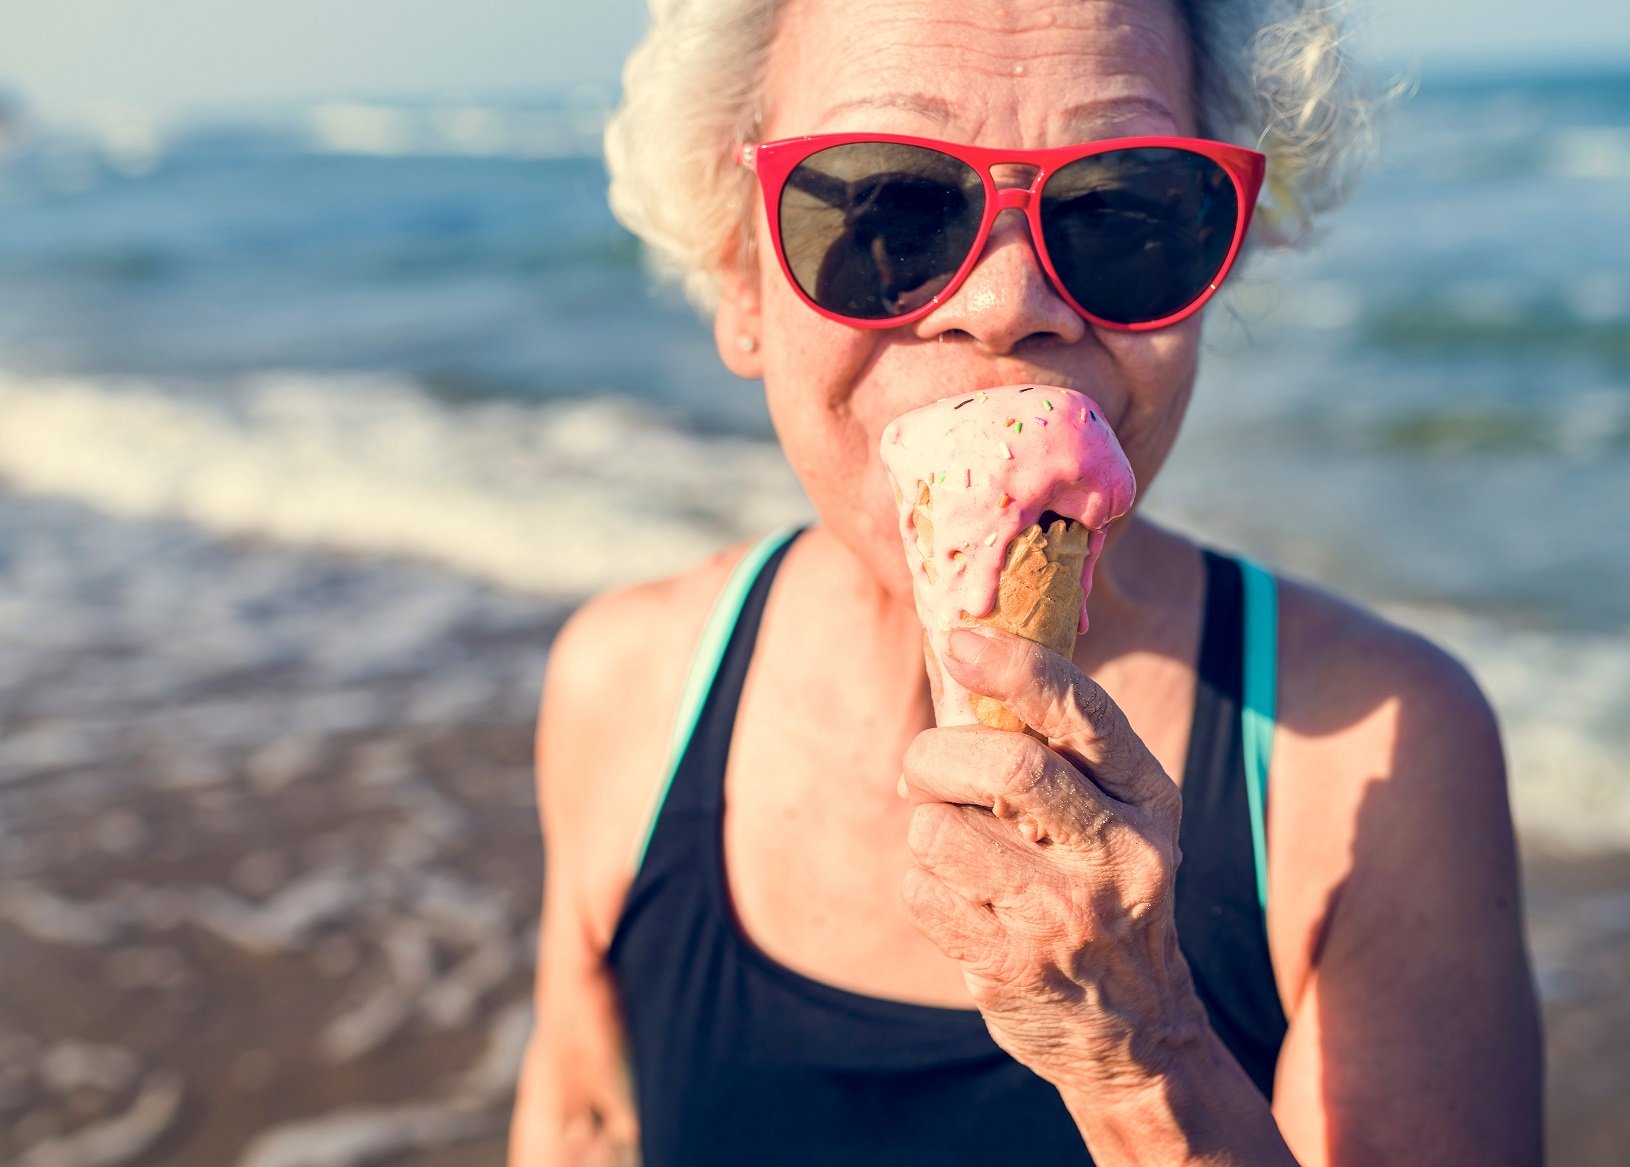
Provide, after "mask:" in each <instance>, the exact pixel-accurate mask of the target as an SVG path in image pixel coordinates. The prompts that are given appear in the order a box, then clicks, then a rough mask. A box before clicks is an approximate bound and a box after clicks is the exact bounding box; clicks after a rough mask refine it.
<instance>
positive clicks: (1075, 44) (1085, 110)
mask: <svg viewBox="0 0 1630 1167" xmlns="http://www.w3.org/2000/svg"><path fill="white" fill-rule="evenodd" d="M1190 61H1191V56H1190V46H1189V44H1188V39H1187V31H1186V25H1185V24H1184V21H1183V18H1182V17H1181V15H1180V14H1179V13H1178V11H1177V9H1176V7H1175V5H1174V4H1173V2H1172V0H1030V2H1028V3H1025V2H1019V0H869V2H867V0H787V6H786V8H785V10H784V11H783V13H782V16H781V20H780V22H779V23H778V25H777V31H776V38H775V43H774V45H773V46H772V52H771V57H770V69H769V76H768V78H767V80H766V92H765V95H764V96H765V111H766V115H767V122H768V124H767V126H766V131H767V134H766V136H769V137H786V136H790V135H794V134H804V133H816V132H821V131H829V130H866V129H872V130H878V131H884V130H889V131H895V132H906V133H913V132H914V133H923V134H927V135H929V136H936V137H946V138H952V139H955V140H970V141H971V140H974V139H975V138H986V139H990V140H991V142H992V143H993V144H995V143H998V142H999V143H1000V144H1003V145H1009V146H1036V145H1045V144H1057V143H1059V142H1061V141H1081V140H1086V139H1089V138H1096V137H1110V136H1118V135H1123V134H1135V133H1169V132H1173V131H1179V132H1192V129H1193V120H1194V119H1193V114H1192V100H1191V94H1190V89H1191V77H1192V67H1191V64H1190Z"/></svg>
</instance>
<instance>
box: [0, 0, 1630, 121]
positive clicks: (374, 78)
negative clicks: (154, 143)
mask: <svg viewBox="0 0 1630 1167" xmlns="http://www.w3.org/2000/svg"><path fill="white" fill-rule="evenodd" d="M1622 4H1623V0H1544V3H1538V2H1536V0H1372V2H1371V3H1370V4H1369V5H1368V9H1369V11H1370V13H1371V20H1370V23H1371V30H1370V36H1371V40H1372V43H1373V45H1374V47H1375V49H1376V50H1377V51H1378V52H1380V53H1381V54H1383V55H1384V56H1385V57H1387V58H1389V59H1393V60H1398V61H1418V62H1420V63H1422V64H1423V65H1427V66H1433V65H1436V64H1439V63H1453V64H1458V65H1477V64H1483V65H1490V66H1508V67H1509V66H1510V65H1511V64H1512V63H1513V62H1521V61H1529V62H1534V63H1540V64H1546V65H1549V64H1553V63H1557V62H1565V61H1569V60H1578V59H1587V60H1593V61H1596V62H1601V61H1617V62H1620V63H1624V64H1626V65H1630V19H1625V18H1624V15H1623V11H1622V8H1621V7H1620V6H1621V5H1622ZM1612 9H1619V12H1618V14H1617V15H1614V16H1609V15H1607V12H1608V11H1609V10H1612ZM644 16H645V4H644V0H0V86H6V87H9V88H11V89H12V90H14V91H17V92H21V93H22V94H23V95H25V97H26V98H27V99H28V101H29V102H30V104H31V105H32V106H33V107H34V108H35V109H36V110H37V111H38V113H39V114H40V115H41V116H43V117H45V118H47V119H49V120H76V119H78V118H79V117H82V116H86V115H94V114H95V113H96V112H97V111H99V110H100V111H106V110H107V109H109V108H117V107H121V106H124V107H128V106H139V107H144V108H155V109H157V110H159V111H160V112H164V113H173V112H182V111H188V110H207V109H209V108H211V107H220V106H226V105H242V104H245V103H261V102H277V101H290V100H302V99H309V98H320V97H332V96H353V97H383V96H391V95H399V96H422V97H435V96H442V97H446V96H460V95H463V96H480V95H487V94H494V93H505V92H511V93H519V92H534V91H537V90H540V89H546V88H552V87H556V86H560V85H569V84H574V83H579V82H598V83H606V84H609V83H610V82H612V81H614V79H615V77H616V75H617V69H618V64H619V62H620V60H621V58H622V56H623V54H624V53H625V52H627V50H628V48H629V47H630V46H631V45H632V44H633V43H634V41H635V40H636V39H637V38H638V36H639V31H640V28H641V25H642V22H643V20H644Z"/></svg>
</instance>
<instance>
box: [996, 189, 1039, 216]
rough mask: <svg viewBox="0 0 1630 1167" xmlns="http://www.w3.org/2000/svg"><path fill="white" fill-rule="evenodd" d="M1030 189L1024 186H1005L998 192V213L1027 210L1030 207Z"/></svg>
mask: <svg viewBox="0 0 1630 1167" xmlns="http://www.w3.org/2000/svg"><path fill="white" fill-rule="evenodd" d="M1030 198H1031V194H1030V190H1029V189H1028V188H1027V187H1022V186H1005V187H1002V188H1001V189H1000V190H998V191H997V192H996V213H997V214H998V215H999V214H1001V213H1002V212H1003V211H1027V210H1029V209H1030Z"/></svg>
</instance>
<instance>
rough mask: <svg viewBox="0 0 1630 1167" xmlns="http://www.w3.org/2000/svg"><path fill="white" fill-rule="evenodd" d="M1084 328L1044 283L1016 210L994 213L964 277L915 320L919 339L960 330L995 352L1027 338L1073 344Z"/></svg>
mask: <svg viewBox="0 0 1630 1167" xmlns="http://www.w3.org/2000/svg"><path fill="white" fill-rule="evenodd" d="M1086 330H1087V322H1086V321H1085V320H1084V319H1083V318H1082V317H1081V316H1079V315H1078V314H1077V313H1076V312H1075V310H1074V309H1072V308H1071V307H1070V306H1069V305H1068V304H1066V303H1065V302H1064V301H1063V300H1062V299H1061V298H1060V297H1059V295H1058V292H1057V291H1056V290H1055V289H1054V288H1053V285H1052V284H1051V282H1049V281H1048V279H1047V273H1046V272H1045V271H1043V270H1042V267H1041V257H1040V256H1039V255H1037V254H1036V249H1035V246H1034V245H1033V244H1032V243H1031V240H1030V225H1029V221H1028V220H1027V219H1026V218H1025V217H1024V215H1023V214H1021V213H1020V212H1019V211H1017V210H1009V211H1003V212H1002V213H1001V214H1000V215H999V216H997V219H996V222H995V223H994V224H993V225H992V227H991V232H990V238H988V239H986V240H985V247H984V250H983V251H981V252H980V255H979V261H978V262H977V263H976V264H975V265H974V269H973V271H971V272H969V273H968V278H967V279H966V280H964V281H963V283H962V286H961V287H960V288H958V289H957V290H956V294H955V295H953V296H952V297H951V298H950V299H948V300H946V301H945V303H944V304H942V305H940V307H939V308H937V309H936V310H935V311H933V312H930V313H929V314H928V315H927V316H925V317H923V318H922V319H921V320H919V321H918V322H917V324H916V332H917V335H918V336H919V337H921V338H923V339H925V340H933V339H935V338H936V337H938V336H943V335H946V334H949V333H953V332H962V333H966V334H967V335H968V336H970V337H972V338H973V339H974V340H975V341H977V342H979V344H980V347H982V348H984V349H985V350H987V351H988V352H990V353H991V354H993V355H997V356H1000V355H1003V354H1006V353H1010V352H1012V351H1013V349H1014V348H1016V347H1017V346H1018V345H1019V344H1020V343H1022V342H1023V341H1025V340H1028V339H1030V338H1033V337H1034V338H1047V339H1054V340H1057V341H1060V342H1062V343H1064V344H1074V343H1075V342H1076V341H1078V340H1080V339H1081V338H1082V337H1083V336H1085V335H1086Z"/></svg>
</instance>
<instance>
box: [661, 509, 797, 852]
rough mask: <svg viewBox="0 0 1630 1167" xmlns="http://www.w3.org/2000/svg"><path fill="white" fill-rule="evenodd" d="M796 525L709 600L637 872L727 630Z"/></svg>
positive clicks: (769, 540)
mask: <svg viewBox="0 0 1630 1167" xmlns="http://www.w3.org/2000/svg"><path fill="white" fill-rule="evenodd" d="M800 530H802V528H801V527H783V528H782V529H781V530H779V531H774V532H772V533H771V534H769V535H766V536H765V537H764V538H763V539H761V540H759V541H758V543H756V544H754V545H753V547H752V548H751V549H750V550H749V551H748V552H747V554H745V555H743V556H742V557H741V560H740V561H739V562H738V563H737V564H736V566H735V569H734V570H733V571H732V572H731V573H730V578H729V579H727V580H726V581H725V585H724V590H723V591H721V592H720V593H719V598H718V599H717V600H715V601H714V602H713V611H712V612H710V613H709V614H708V618H707V623H706V624H704V625H703V626H702V638H701V640H700V641H699V642H698V643H697V645H696V652H695V653H694V654H693V655H692V657H691V666H690V673H689V674H688V675H687V676H686V677H685V688H684V690H683V691H682V692H681V693H680V695H679V712H678V715H677V716H675V718H674V728H673V735H672V736H671V737H670V738H669V741H668V771H667V774H666V775H665V776H664V777H663V779H662V785H661V787H660V788H659V789H658V790H657V795H656V801H655V802H654V803H653V804H652V806H651V813H650V815H649V816H648V817H647V818H646V821H645V835H644V838H642V839H641V840H640V845H639V849H638V850H637V851H636V852H635V853H634V871H635V873H636V874H637V873H638V872H639V869H640V868H641V867H643V866H645V853H646V851H648V850H650V848H651V836H652V835H653V834H655V833H656V829H657V819H658V818H659V817H660V816H661V814H662V806H663V804H664V803H665V802H667V801H668V791H669V790H670V789H671V788H672V787H673V784H674V776H675V775H676V774H678V773H679V763H680V761H681V760H682V759H683V758H684V757H685V751H686V750H687V749H689V748H690V739H691V738H692V737H693V736H694V735H695V733H696V723H697V722H698V721H699V720H701V717H702V707H703V706H704V705H706V704H707V695H708V692H709V690H711V689H712V688H713V677H714V674H715V673H717V672H718V671H719V664H720V662H721V661H722V660H723V659H724V650H725V648H726V647H727V646H728V645H729V644H730V634H731V633H732V632H734V631H735V629H736V621H737V620H738V619H739V618H740V616H741V606H742V604H744V603H745V602H746V601H747V593H748V592H750V591H752V590H753V583H754V581H756V580H757V579H758V574H759V572H761V571H763V570H764V564H765V563H766V562H768V560H769V558H770V556H772V555H774V554H775V553H776V552H777V551H779V550H781V548H782V547H783V546H785V545H786V544H788V543H790V542H792V540H793V538H794V537H795V536H796V535H797V534H798V532H799V531H800Z"/></svg>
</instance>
